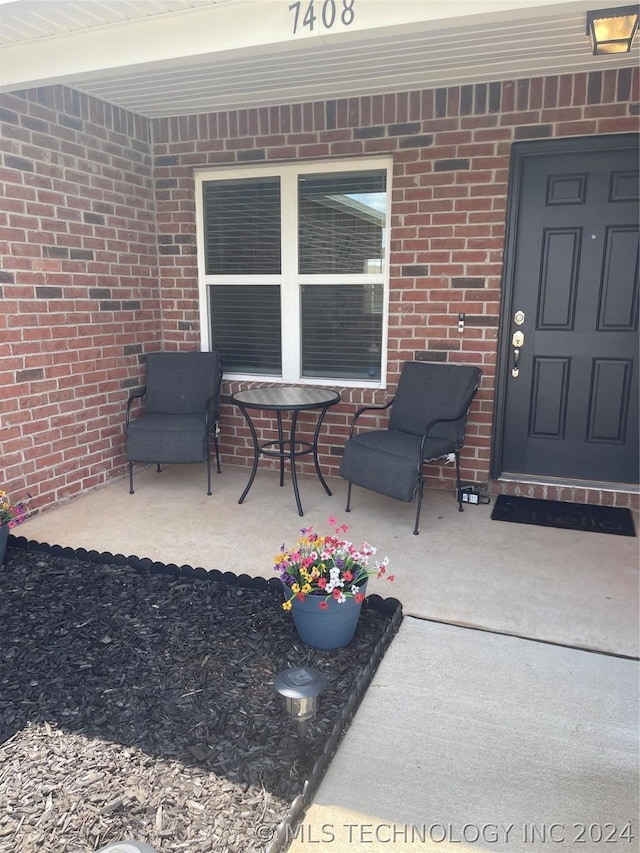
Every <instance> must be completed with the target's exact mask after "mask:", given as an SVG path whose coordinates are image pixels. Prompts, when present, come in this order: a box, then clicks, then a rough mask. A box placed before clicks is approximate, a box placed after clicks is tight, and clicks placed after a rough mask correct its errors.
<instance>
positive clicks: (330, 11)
mask: <svg viewBox="0 0 640 853" xmlns="http://www.w3.org/2000/svg"><path fill="white" fill-rule="evenodd" d="M355 4H356V0H342V2H339V0H323V2H320V0H318V2H317V3H316V2H315V0H308V2H307V4H306V12H304V16H303V8H304V5H305V4H304V3H300V2H297V3H290V4H289V11H290V12H293V34H294V35H295V34H296V33H297V32H300V31H301V30H302V29H303V28H304V27H308V29H309V31H313V30H314V29H315V27H316V26H317V27H320V26H322V27H323V28H324V29H325V30H330V29H331V27H333V26H334V24H335V23H336V22H340V23H342V24H344V26H345V27H348V26H349V24H352V23H353V21H354V19H355V16H356V13H355V10H354V6H355Z"/></svg>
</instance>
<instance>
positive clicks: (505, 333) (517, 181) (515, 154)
mask: <svg viewBox="0 0 640 853" xmlns="http://www.w3.org/2000/svg"><path fill="white" fill-rule="evenodd" d="M638 139H639V136H638V134H637V133H609V134H602V135H599V136H567V137H563V138H562V139H537V140H529V141H527V142H514V143H513V145H512V146H511V158H510V164H509V188H508V191H507V216H506V230H505V239H504V261H503V267H502V284H501V297H500V318H499V325H498V352H497V362H496V387H495V398H494V410H493V437H492V441H491V465H490V471H489V476H490V477H491V479H492V480H499V479H500V477H501V476H502V474H503V465H502V453H503V443H504V432H505V429H504V426H505V425H504V419H505V409H506V400H507V382H508V378H509V372H510V363H511V362H510V359H511V317H512V316H513V290H514V275H515V260H516V238H517V233H518V219H519V214H520V205H521V202H522V199H521V181H522V174H523V170H524V165H525V163H526V162H527V161H528V160H531V159H532V158H535V157H542V156H546V157H548V156H549V155H553V154H571V153H589V152H593V153H597V152H602V151H611V152H615V151H616V150H617V149H619V148H628V147H629V145H630V144H631V145H633V144H634V143H635V144H636V145H637V144H638ZM521 479H522V480H526V481H527V482H528V481H530V480H536V481H538V480H540V477H537V476H534V475H527V474H526V473H524V472H522V477H521ZM544 479H545V481H548V480H553V481H554V482H555V481H556V480H557V481H558V482H559V483H570V482H574V481H573V480H571V481H569V480H566V479H565V478H556V477H553V476H551V475H550V476H549V477H545V478H544Z"/></svg>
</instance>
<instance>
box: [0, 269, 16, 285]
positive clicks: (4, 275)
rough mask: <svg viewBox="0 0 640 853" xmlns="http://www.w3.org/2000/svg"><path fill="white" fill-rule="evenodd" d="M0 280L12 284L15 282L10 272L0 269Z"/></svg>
mask: <svg viewBox="0 0 640 853" xmlns="http://www.w3.org/2000/svg"><path fill="white" fill-rule="evenodd" d="M0 282H2V284H13V283H14V282H15V277H14V275H13V273H12V272H7V271H6V270H0Z"/></svg>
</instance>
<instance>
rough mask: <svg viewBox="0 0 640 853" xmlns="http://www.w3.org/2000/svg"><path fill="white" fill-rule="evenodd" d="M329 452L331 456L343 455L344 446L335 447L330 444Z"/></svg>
mask: <svg viewBox="0 0 640 853" xmlns="http://www.w3.org/2000/svg"><path fill="white" fill-rule="evenodd" d="M329 454H330V455H331V456H344V446H342V447H341V446H340V445H338V446H337V447H336V446H331V447H330V448H329Z"/></svg>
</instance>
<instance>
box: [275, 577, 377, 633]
mask: <svg viewBox="0 0 640 853" xmlns="http://www.w3.org/2000/svg"><path fill="white" fill-rule="evenodd" d="M361 591H362V592H363V593H364V592H366V585H364V586H363V587H361ZM285 595H286V597H287V598H288V597H289V596H290V595H291V590H289V589H288V588H287V587H285ZM324 600H325V596H319V595H307V596H306V598H305V599H304V601H300V600H299V599H297V598H294V599H293V600H292V602H291V614H292V616H293V623H294V625H295V626H296V631H297V632H298V636H299V637H300V639H301V640H302V642H303V643H305V644H306V645H307V646H313V648H315V649H341V648H343V647H344V646H348V645H349V643H350V642H351V640H352V639H353V635H354V634H355V632H356V628H357V627H358V619H359V618H360V609H361V607H362V602H357V601H356V600H355V598H353V597H351V596H349V597H347V600H346V601H345V602H343V603H342V604H338V602H337V601H336V600H335V599H333V598H329V599H328V601H327V609H326V610H324V609H323V608H321V607H320V602H321V601H324Z"/></svg>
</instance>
